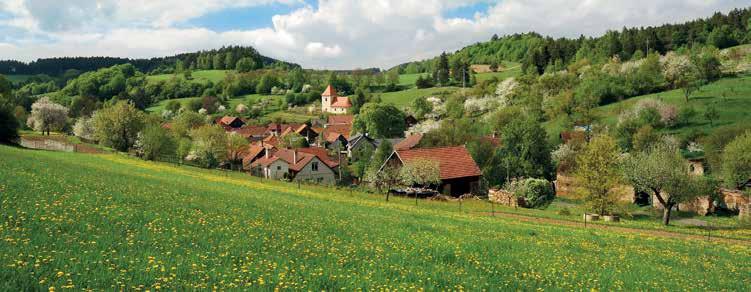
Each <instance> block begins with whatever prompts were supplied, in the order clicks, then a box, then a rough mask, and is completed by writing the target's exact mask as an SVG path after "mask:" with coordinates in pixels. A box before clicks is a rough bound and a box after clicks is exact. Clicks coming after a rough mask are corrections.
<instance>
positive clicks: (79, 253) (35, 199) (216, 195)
mask: <svg viewBox="0 0 751 292" xmlns="http://www.w3.org/2000/svg"><path fill="white" fill-rule="evenodd" d="M0 156H2V157H3V158H4V159H2V160H0V178H2V180H0V192H2V197H1V199H2V205H0V206H1V208H0V213H1V214H0V218H1V219H0V220H2V224H0V237H2V239H3V240H2V241H0V263H2V265H3V269H0V289H1V290H12V291H17V290H46V289H48V288H49V287H55V288H56V289H60V288H71V289H86V288H97V289H105V290H136V289H139V290H151V289H160V288H161V289H180V290H187V289H191V288H193V289H197V288H203V289H219V290H221V289H232V288H244V289H255V290H273V289H275V288H280V289H284V288H288V289H301V290H340V289H344V290H355V289H363V290H380V289H405V290H416V289H420V288H427V289H429V290H433V289H435V290H453V289H456V290H481V289H485V290H535V289H554V290H585V289H586V290H590V289H597V290H685V289H696V290H745V289H746V288H747V287H748V286H749V285H751V264H749V262H751V261H750V260H751V248H750V247H749V246H748V245H734V244H726V243H719V242H711V243H706V242H703V241H694V240H677V239H669V238H661V237H652V236H642V235H634V234H621V233H615V232H612V231H607V230H595V229H583V228H578V227H564V226H556V225H545V224H534V223H525V222H521V221H517V220H511V219H503V218H499V217H484V216H477V215H473V214H471V213H469V211H467V210H468V209H470V208H474V207H473V205H472V204H466V205H465V208H464V209H458V208H457V207H456V205H455V204H453V203H443V202H429V201H421V202H419V205H417V206H415V205H414V204H415V201H414V200H412V199H407V198H398V197H397V198H393V199H392V200H391V201H390V202H388V203H387V202H385V201H384V200H383V198H382V197H381V196H377V195H367V194H360V193H350V192H348V191H345V190H341V191H337V190H334V189H329V188H322V187H314V186H303V187H302V188H301V189H298V188H297V186H296V185H294V184H287V183H281V182H270V181H263V180H260V179H255V178H251V177H248V176H247V175H244V174H239V173H222V172H217V171H210V170H201V169H195V168H189V167H174V166H169V165H165V164H159V163H150V162H144V161H140V160H135V159H131V158H128V157H125V156H122V155H114V154H108V155H83V154H75V153H54V152H43V151H29V150H21V149H17V148H11V147H7V146H0Z"/></svg>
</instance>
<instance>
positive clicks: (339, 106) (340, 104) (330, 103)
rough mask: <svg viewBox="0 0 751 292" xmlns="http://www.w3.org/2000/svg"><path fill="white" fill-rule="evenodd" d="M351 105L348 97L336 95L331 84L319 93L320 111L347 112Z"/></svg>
mask: <svg viewBox="0 0 751 292" xmlns="http://www.w3.org/2000/svg"><path fill="white" fill-rule="evenodd" d="M351 107H352V103H350V101H349V97H346V96H338V95H337V94H336V89H334V87H332V86H331V85H329V86H328V87H326V90H325V91H324V92H323V93H322V94H321V111H322V112H324V113H332V114H347V113H349V109H350V108H351Z"/></svg>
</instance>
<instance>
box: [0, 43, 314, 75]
mask: <svg viewBox="0 0 751 292" xmlns="http://www.w3.org/2000/svg"><path fill="white" fill-rule="evenodd" d="M244 57H248V58H251V59H253V61H254V62H255V66H257V67H258V68H263V67H270V66H277V65H278V66H286V67H299V65H297V64H292V63H288V62H284V61H281V60H277V59H273V58H270V57H267V56H264V55H261V54H260V53H259V52H258V51H256V50H255V49H254V48H253V47H240V46H229V47H222V48H221V49H214V50H204V51H199V52H190V53H181V54H177V55H173V56H165V57H154V58H149V59H134V58H117V57H61V58H40V59H37V60H35V61H32V62H28V63H26V62H20V61H16V60H0V74H4V75H36V74H45V75H49V76H61V75H63V74H64V73H66V71H68V70H74V71H79V74H80V72H88V71H96V70H98V69H102V68H108V67H112V66H115V65H121V64H126V63H130V64H132V65H133V66H135V67H136V68H137V69H138V70H139V71H141V72H145V73H149V72H152V71H167V72H172V71H174V70H176V69H178V68H176V67H178V66H184V68H186V69H187V68H193V69H203V70H209V69H215V70H223V69H225V68H226V67H229V68H232V69H234V68H235V64H236V63H237V61H238V60H239V59H241V58H244ZM230 63H231V64H230ZM227 64H230V65H227Z"/></svg>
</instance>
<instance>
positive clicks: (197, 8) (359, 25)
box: [0, 0, 751, 69]
mask: <svg viewBox="0 0 751 292" xmlns="http://www.w3.org/2000/svg"><path fill="white" fill-rule="evenodd" d="M747 6H751V0H745V1H742V0H623V1H622V0H497V1H491V0H359V1H358V0H317V1H316V0H215V1H210V0H65V1H60V0H0V59H17V60H22V61H31V60H34V59H37V58H42V57H56V56H102V55H106V56H117V57H137V58H141V57H156V56H166V55H173V54H176V53H182V52H191V51H197V50H202V49H212V48H219V47H221V46H223V45H251V46H254V47H256V48H257V49H258V50H259V51H260V52H261V53H262V54H264V55H268V56H271V57H275V58H279V59H283V60H287V61H291V62H295V63H298V64H301V65H303V66H304V67H306V68H327V69H351V68H366V67H382V68H388V67H391V66H393V65H396V64H399V63H403V62H406V61H411V60H418V59H423V58H427V57H431V56H434V55H436V54H438V53H440V52H441V51H444V50H447V51H451V50H455V49H458V48H461V47H463V46H465V45H467V44H470V43H474V42H477V41H483V40H487V39H489V38H490V36H492V35H493V33H497V34H499V35H503V34H508V33H515V32H527V31H537V32H539V33H542V34H546V35H552V36H569V37H575V36H578V35H579V34H585V35H599V34H602V33H603V32H604V31H606V30H607V29H620V28H622V27H623V26H628V27H631V26H646V25H659V24H662V23H666V22H682V21H686V20H690V19H694V18H698V17H708V16H710V15H711V14H712V13H713V12H715V11H723V12H727V11H729V10H731V9H733V8H737V7H747Z"/></svg>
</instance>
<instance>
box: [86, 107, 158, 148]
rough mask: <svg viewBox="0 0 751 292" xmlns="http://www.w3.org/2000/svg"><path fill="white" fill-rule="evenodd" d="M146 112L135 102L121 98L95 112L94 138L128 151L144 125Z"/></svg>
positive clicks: (93, 118)
mask: <svg viewBox="0 0 751 292" xmlns="http://www.w3.org/2000/svg"><path fill="white" fill-rule="evenodd" d="M144 118H145V117H144V114H143V112H141V111H140V110H138V109H137V108H136V107H135V105H133V103H131V102H128V101H125V100H121V101H118V102H117V103H116V104H114V105H112V106H109V107H105V108H103V109H101V110H98V111H96V112H94V116H93V117H92V118H91V119H92V123H93V124H94V138H95V139H96V140H98V141H99V143H100V144H102V145H103V146H106V147H111V148H114V149H116V150H118V151H127V150H128V149H129V148H130V147H131V146H133V143H135V142H136V138H137V136H138V132H140V131H141V130H142V129H143V127H144Z"/></svg>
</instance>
